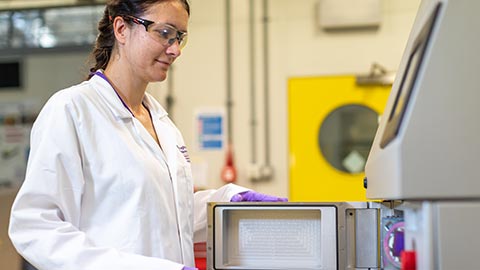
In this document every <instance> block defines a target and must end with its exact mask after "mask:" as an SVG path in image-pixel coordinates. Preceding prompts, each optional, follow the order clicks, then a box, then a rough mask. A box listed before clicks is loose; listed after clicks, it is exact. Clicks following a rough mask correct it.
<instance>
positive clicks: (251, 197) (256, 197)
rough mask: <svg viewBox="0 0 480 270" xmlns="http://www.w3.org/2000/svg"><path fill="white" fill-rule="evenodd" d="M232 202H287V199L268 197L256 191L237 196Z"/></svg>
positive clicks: (241, 193)
mask: <svg viewBox="0 0 480 270" xmlns="http://www.w3.org/2000/svg"><path fill="white" fill-rule="evenodd" d="M230 201H231V202H287V201H288V199H287V198H280V197H276V196H271V195H266V194H262V193H258V192H255V191H251V190H250V191H244V192H240V193H238V194H235V195H234V196H233V197H232V199H231V200H230Z"/></svg>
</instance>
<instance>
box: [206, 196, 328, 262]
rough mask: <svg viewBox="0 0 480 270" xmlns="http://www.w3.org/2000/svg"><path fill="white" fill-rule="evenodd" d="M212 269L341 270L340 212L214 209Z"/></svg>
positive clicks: (250, 207) (269, 207) (280, 208)
mask: <svg viewBox="0 0 480 270" xmlns="http://www.w3.org/2000/svg"><path fill="white" fill-rule="evenodd" d="M213 216H214V221H213V225H214V228H213V230H212V232H213V243H214V247H213V254H214V256H213V260H214V262H215V263H214V268H213V269H245V270H248V269H289V270H293V269H315V270H317V269H318V270H331V269H332V270H333V269H337V236H336V228H337V224H336V208H335V206H286V205H280V206H275V205H262V204H260V205H242V206H235V204H232V205H224V206H218V207H215V209H214V215H213Z"/></svg>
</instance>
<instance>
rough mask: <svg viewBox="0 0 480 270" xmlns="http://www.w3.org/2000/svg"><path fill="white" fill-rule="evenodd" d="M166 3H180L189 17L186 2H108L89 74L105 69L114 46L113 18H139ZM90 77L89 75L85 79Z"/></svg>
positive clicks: (182, 0)
mask: <svg viewBox="0 0 480 270" xmlns="http://www.w3.org/2000/svg"><path fill="white" fill-rule="evenodd" d="M167 1H179V2H181V3H182V4H183V6H184V8H185V10H186V11H187V13H188V15H190V4H189V3H188V0H108V1H107V4H106V6H105V11H104V12H103V17H102V18H101V19H100V21H99V22H98V32H99V33H98V36H97V40H96V42H95V46H94V47H93V50H92V52H91V54H90V61H91V62H93V63H94V64H93V67H91V68H90V73H92V72H95V71H96V70H98V69H105V68H106V67H107V64H108V61H109V60H110V56H111V55H112V50H113V45H114V44H115V35H114V33H113V28H112V21H113V19H114V18H115V17H117V16H119V15H133V16H141V15H142V14H144V13H145V12H146V11H147V9H148V8H149V7H150V6H152V5H154V4H157V3H161V2H167ZM91 76H92V75H91V74H90V75H89V76H88V77H87V78H90V77H91Z"/></svg>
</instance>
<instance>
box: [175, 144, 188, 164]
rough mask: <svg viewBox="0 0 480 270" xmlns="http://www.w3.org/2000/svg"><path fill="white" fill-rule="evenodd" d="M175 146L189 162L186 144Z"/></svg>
mask: <svg viewBox="0 0 480 270" xmlns="http://www.w3.org/2000/svg"><path fill="white" fill-rule="evenodd" d="M177 148H178V150H180V153H182V154H183V157H184V158H185V160H186V161H187V162H188V163H190V157H189V156H188V151H187V147H186V146H179V145H177Z"/></svg>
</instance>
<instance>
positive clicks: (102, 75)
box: [92, 71, 150, 117]
mask: <svg viewBox="0 0 480 270" xmlns="http://www.w3.org/2000/svg"><path fill="white" fill-rule="evenodd" d="M92 74H93V75H97V76H99V77H100V78H102V79H104V80H105V81H106V82H107V83H108V84H110V86H111V87H112V89H113V91H115V94H117V97H118V98H119V99H120V101H121V102H122V104H123V106H124V107H125V108H127V110H128V111H129V112H130V113H131V114H132V116H133V117H135V115H134V114H133V112H132V111H131V110H130V108H128V106H127V104H126V103H125V101H123V99H122V97H121V96H120V95H119V94H118V92H117V90H115V87H113V85H112V84H111V83H110V81H109V80H108V78H107V76H105V74H103V73H102V72H100V71H95V72H93V73H92ZM144 106H145V105H144ZM147 110H148V108H147ZM149 112H150V111H149Z"/></svg>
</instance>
